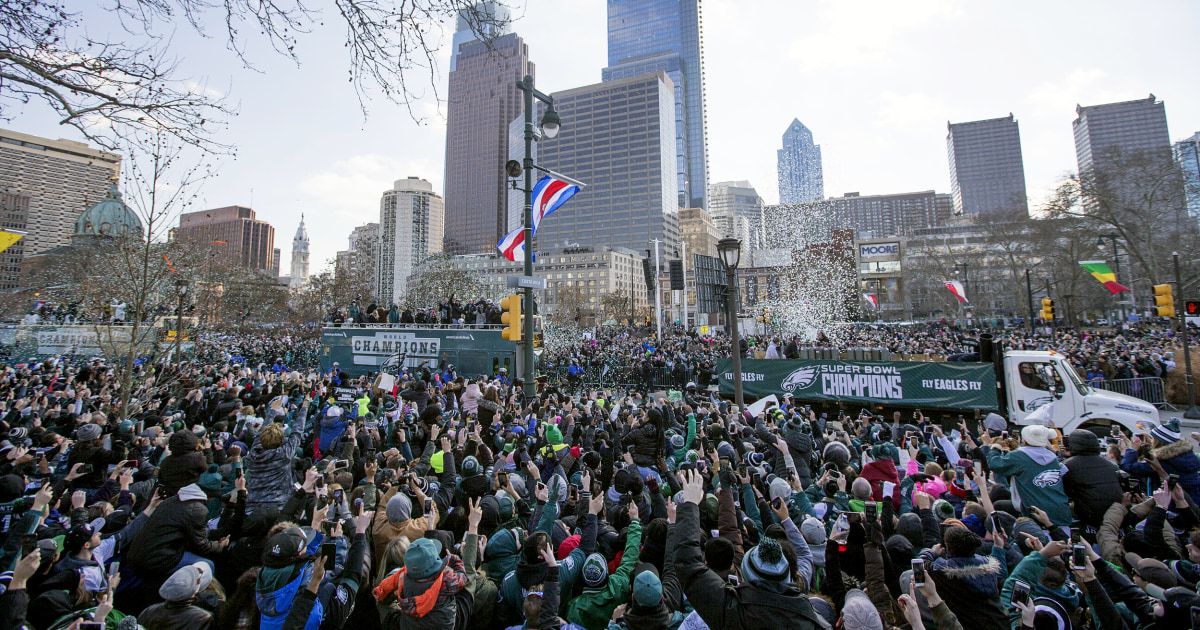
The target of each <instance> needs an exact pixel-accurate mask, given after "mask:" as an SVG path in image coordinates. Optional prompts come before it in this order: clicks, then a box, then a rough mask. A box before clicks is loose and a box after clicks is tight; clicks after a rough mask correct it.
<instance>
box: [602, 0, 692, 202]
mask: <svg viewBox="0 0 1200 630" xmlns="http://www.w3.org/2000/svg"><path fill="white" fill-rule="evenodd" d="M660 71H661V72H665V73H667V76H669V77H670V78H671V82H672V83H673V84H674V88H673V91H674V97H675V104H674V115H675V134H676V136H675V154H676V169H677V177H676V184H677V187H678V206H679V207H681V208H685V207H692V208H705V209H707V208H708V199H707V197H708V148H707V127H706V123H707V121H706V119H705V116H706V114H705V107H704V57H703V42H702V41H701V30H700V0H608V67H607V68H605V69H604V70H603V72H602V80H604V81H614V80H618V79H625V78H629V77H633V76H637V75H641V74H646V73H652V72H660Z"/></svg>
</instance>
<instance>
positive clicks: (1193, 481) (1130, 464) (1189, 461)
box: [1121, 437, 1200, 505]
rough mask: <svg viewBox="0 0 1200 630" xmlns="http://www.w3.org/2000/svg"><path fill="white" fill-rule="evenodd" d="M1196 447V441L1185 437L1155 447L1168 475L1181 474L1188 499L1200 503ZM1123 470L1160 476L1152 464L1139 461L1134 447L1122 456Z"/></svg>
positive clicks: (1199, 467)
mask: <svg viewBox="0 0 1200 630" xmlns="http://www.w3.org/2000/svg"><path fill="white" fill-rule="evenodd" d="M1195 448H1196V445H1195V443H1193V442H1192V441H1191V439H1189V438H1187V437H1184V438H1182V439H1180V440H1179V441H1178V442H1173V443H1171V444H1167V445H1166V446H1160V447H1158V448H1156V449H1154V458H1155V459H1156V460H1158V463H1159V464H1160V465H1162V467H1163V470H1165V471H1167V474H1168V475H1179V485H1181V486H1183V489H1184V491H1185V492H1187V493H1188V501H1189V502H1191V503H1192V504H1193V505H1200V458H1197V457H1196V453H1195V452H1193V451H1194V449H1195ZM1121 470H1124V471H1125V472H1127V473H1129V474H1131V475H1135V476H1138V477H1153V478H1158V473H1157V472H1155V470H1154V468H1152V467H1151V466H1150V464H1147V463H1146V462H1139V461H1138V456H1137V451H1135V450H1133V449H1126V451H1125V456H1124V457H1123V458H1121Z"/></svg>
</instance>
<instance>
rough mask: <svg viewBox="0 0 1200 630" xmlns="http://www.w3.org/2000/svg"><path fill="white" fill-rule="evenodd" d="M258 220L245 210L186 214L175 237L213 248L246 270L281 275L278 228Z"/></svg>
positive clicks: (235, 209) (239, 207) (180, 218)
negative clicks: (277, 238)
mask: <svg viewBox="0 0 1200 630" xmlns="http://www.w3.org/2000/svg"><path fill="white" fill-rule="evenodd" d="M254 217H255V215H254V211H253V210H251V209H250V208H246V207H243V206H226V207H224V208H214V209H212V210H197V211H196V212H185V213H184V214H181V215H179V227H177V228H175V229H173V230H172V231H171V234H172V238H174V239H175V240H177V241H180V242H190V243H194V244H196V245H198V246H200V247H205V248H207V247H212V248H213V250H214V251H216V252H217V253H218V254H221V255H225V256H227V257H231V258H232V259H234V260H237V262H238V264H239V265H241V266H242V267H245V268H246V269H250V270H253V271H261V272H265V273H274V274H276V275H277V274H278V273H279V267H278V266H277V264H276V262H275V228H274V227H271V224H270V223H267V222H266V221H259V220H258V219H256V218H254ZM217 241H221V242H219V243H218V242H217Z"/></svg>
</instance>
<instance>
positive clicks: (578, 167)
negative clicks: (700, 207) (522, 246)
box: [492, 72, 679, 261]
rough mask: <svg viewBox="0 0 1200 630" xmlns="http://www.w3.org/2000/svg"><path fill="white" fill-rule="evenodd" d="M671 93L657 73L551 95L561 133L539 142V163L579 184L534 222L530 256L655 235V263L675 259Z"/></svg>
mask: <svg viewBox="0 0 1200 630" xmlns="http://www.w3.org/2000/svg"><path fill="white" fill-rule="evenodd" d="M673 91H674V86H672V85H671V79H670V77H668V76H667V74H666V73H665V72H657V73H653V74H643V75H639V76H636V77H629V78H627V79H615V80H612V81H608V82H606V83H597V84H596V85H589V86H585V87H581V88H575V89H573V90H567V91H565V92H556V93H554V94H553V97H554V109H555V111H557V112H558V115H559V117H560V118H561V119H562V130H561V131H559V133H558V137H557V138H554V139H553V140H551V139H549V138H542V139H541V140H540V141H539V142H538V164H539V165H540V166H543V167H545V168H548V169H551V170H553V171H555V172H558V173H562V174H564V175H567V176H569V177H572V178H575V179H578V180H580V181H582V182H583V183H585V184H586V186H584V187H583V189H582V190H580V191H579V194H577V195H575V197H574V198H573V199H571V200H570V201H569V202H567V204H566V205H564V206H563V207H562V208H561V209H559V210H557V211H555V213H554V214H552V215H550V216H549V217H547V218H546V219H545V220H544V221H542V222H541V224H540V225H539V226H538V233H537V237H536V238H537V241H536V243H535V245H536V249H537V251H551V250H554V249H560V248H563V247H567V246H572V245H575V244H579V245H609V246H613V247H626V248H629V249H632V250H634V251H645V250H646V248H647V247H650V245H649V242H650V240H651V239H655V238H658V239H662V240H663V241H664V245H663V249H662V250H661V252H660V253H661V259H662V260H664V261H665V260H667V259H668V258H672V257H674V256H675V255H676V249H677V244H678V242H679V205H678V202H677V199H676V196H675V192H676V190H675V179H674V178H673V177H672V176H671V174H672V173H674V172H675V116H674V109H675V98H674V96H673ZM544 109H545V106H544V105H539V106H538V111H537V112H536V115H537V117H538V118H537V119H538V120H540V119H541V115H542V112H543V111H544ZM492 247H495V244H494V243H493V244H492Z"/></svg>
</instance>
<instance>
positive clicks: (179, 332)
mask: <svg viewBox="0 0 1200 630" xmlns="http://www.w3.org/2000/svg"><path fill="white" fill-rule="evenodd" d="M187 290H188V283H187V280H184V279H183V278H177V279H176V280H175V292H176V293H178V294H179V310H178V311H176V312H175V361H176V362H178V361H179V356H180V354H179V353H180V352H181V351H182V348H183V298H184V297H185V296H187Z"/></svg>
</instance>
